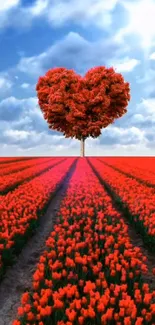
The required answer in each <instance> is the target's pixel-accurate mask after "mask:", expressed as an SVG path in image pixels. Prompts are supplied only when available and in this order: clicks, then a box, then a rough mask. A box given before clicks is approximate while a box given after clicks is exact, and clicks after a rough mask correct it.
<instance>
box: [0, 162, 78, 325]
mask: <svg viewBox="0 0 155 325" xmlns="http://www.w3.org/2000/svg"><path fill="white" fill-rule="evenodd" d="M76 163H77V160H76V161H75V162H74V163H73V165H72V166H71V168H70V170H69V172H68V173H67V175H66V177H65V179H64V181H63V182H62V183H61V184H60V186H59V187H58V189H57V191H56V193H55V195H54V197H53V198H52V200H51V203H50V204H49V206H48V208H47V211H46V213H45V214H44V215H43V216H42V217H40V220H39V221H40V222H39V227H38V228H37V230H36V233H35V235H34V236H33V237H31V239H30V240H29V241H28V243H27V244H26V246H25V247H24V248H23V250H22V252H21V254H20V255H19V256H18V258H17V262H16V263H15V264H14V265H13V266H11V268H10V269H8V270H7V272H6V275H5V278H4V279H3V281H2V282H1V284H0V325H11V324H12V321H13V319H14V318H15V317H16V313H17V308H18V306H19V305H20V298H21V295H22V293H23V292H24V291H26V290H29V289H31V286H32V275H33V273H34V271H35V269H36V264H37V263H38V261H39V257H40V255H41V254H42V253H43V251H44V250H45V249H46V245H45V242H46V239H47V238H48V236H49V234H50V233H51V231H52V230H53V225H54V223H55V221H56V213H57V211H58V210H59V207H60V203H61V200H62V199H63V197H64V196H65V193H66V191H67V188H68V184H69V181H70V178H71V176H72V174H73V173H74V170H75V168H76Z"/></svg>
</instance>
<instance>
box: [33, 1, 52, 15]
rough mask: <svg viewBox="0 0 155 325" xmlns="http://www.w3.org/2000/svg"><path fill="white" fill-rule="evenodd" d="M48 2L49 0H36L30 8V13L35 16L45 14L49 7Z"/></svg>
mask: <svg viewBox="0 0 155 325" xmlns="http://www.w3.org/2000/svg"><path fill="white" fill-rule="evenodd" d="M48 3H49V1H48V0H36V2H35V3H34V4H33V5H32V6H30V7H29V8H28V11H29V13H30V15H32V16H34V17H37V16H41V15H43V14H44V13H45V12H46V9H47V8H48Z"/></svg>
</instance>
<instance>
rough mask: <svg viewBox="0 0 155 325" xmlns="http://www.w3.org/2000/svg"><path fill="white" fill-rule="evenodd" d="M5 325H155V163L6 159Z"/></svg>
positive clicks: (1, 192) (1, 209) (1, 285)
mask: <svg viewBox="0 0 155 325" xmlns="http://www.w3.org/2000/svg"><path fill="white" fill-rule="evenodd" d="M15 319H16V320H15ZM5 324H7V325H11V324H13V325H35V324H36V325H51V324H52V325H56V324H57V325H65V324H66V325H77V324H81V325H85V324H86V325H89V324H90V325H100V324H103V325H104V324H105V325H106V324H108V325H115V324H116V325H121V324H125V325H133V324H136V325H140V324H144V325H146V324H148V325H155V158H153V157H87V158H86V157H85V158H78V157H18V158H13V157H12V158H0V325H5Z"/></svg>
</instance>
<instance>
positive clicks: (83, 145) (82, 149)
mask: <svg viewBox="0 0 155 325" xmlns="http://www.w3.org/2000/svg"><path fill="white" fill-rule="evenodd" d="M84 156H85V139H83V138H82V139H81V157H84Z"/></svg>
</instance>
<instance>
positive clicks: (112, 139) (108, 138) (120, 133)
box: [100, 125, 145, 145]
mask: <svg viewBox="0 0 155 325" xmlns="http://www.w3.org/2000/svg"><path fill="white" fill-rule="evenodd" d="M100 143H103V144H104V145H111V144H114V145H117V144H121V145H131V144H135V143H142V144H144V143H145V133H144V131H143V130H140V129H139V128H137V127H135V126H131V127H126V128H122V127H116V126H113V125H110V126H108V128H106V129H103V130H102V136H101V138H100Z"/></svg>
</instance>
